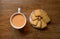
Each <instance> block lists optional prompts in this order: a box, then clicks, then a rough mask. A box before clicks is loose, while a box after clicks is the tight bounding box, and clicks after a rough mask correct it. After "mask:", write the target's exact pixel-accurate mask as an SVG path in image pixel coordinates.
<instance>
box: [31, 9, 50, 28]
mask: <svg viewBox="0 0 60 39" xmlns="http://www.w3.org/2000/svg"><path fill="white" fill-rule="evenodd" d="M31 19H32V20H31V24H32V25H33V27H35V28H41V29H43V28H45V27H47V23H49V22H50V18H49V16H48V15H47V13H46V12H45V11H43V10H40V9H38V10H34V11H33V12H32V14H31Z"/></svg>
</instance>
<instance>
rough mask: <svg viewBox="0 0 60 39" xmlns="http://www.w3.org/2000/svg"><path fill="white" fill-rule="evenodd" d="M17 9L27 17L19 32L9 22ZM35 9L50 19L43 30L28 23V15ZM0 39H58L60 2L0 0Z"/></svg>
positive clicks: (56, 0) (57, 0) (59, 35)
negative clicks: (45, 13)
mask: <svg viewBox="0 0 60 39" xmlns="http://www.w3.org/2000/svg"><path fill="white" fill-rule="evenodd" d="M18 7H20V8H21V12H22V13H24V14H25V15H26V17H27V24H26V26H25V27H24V28H23V29H21V30H16V29H14V28H12V27H11V25H10V22H9V20H10V16H11V15H12V14H14V13H15V12H17V8H18ZM36 9H43V10H44V11H46V12H47V13H48V15H49V16H50V18H51V23H50V24H49V25H48V27H47V28H46V29H44V30H38V29H35V28H33V27H32V26H31V25H30V23H29V15H30V13H31V12H32V11H33V10H36ZM0 39H60V0H0Z"/></svg>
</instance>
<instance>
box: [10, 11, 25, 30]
mask: <svg viewBox="0 0 60 39" xmlns="http://www.w3.org/2000/svg"><path fill="white" fill-rule="evenodd" d="M16 14H20V15H22V16H23V17H24V19H25V23H24V24H23V25H22V26H20V27H16V26H15V25H13V23H12V17H13V16H14V15H16ZM10 24H11V26H12V27H13V28H15V29H21V28H23V27H24V26H25V25H26V16H25V15H24V14H23V13H17V12H16V13H14V14H12V15H11V17H10Z"/></svg>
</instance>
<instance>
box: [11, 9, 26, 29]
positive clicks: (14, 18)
mask: <svg viewBox="0 0 60 39" xmlns="http://www.w3.org/2000/svg"><path fill="white" fill-rule="evenodd" d="M20 10H21V9H20V8H18V12H16V13H14V14H13V15H11V17H10V24H11V26H12V27H13V28H15V29H21V28H23V27H24V26H25V25H26V22H27V21H26V16H25V15H24V14H23V13H21V12H20Z"/></svg>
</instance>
